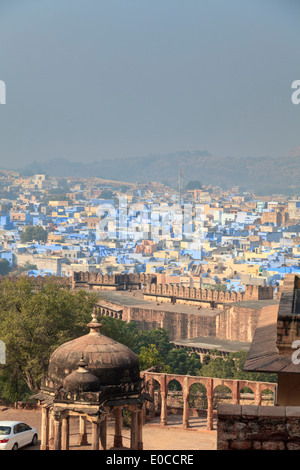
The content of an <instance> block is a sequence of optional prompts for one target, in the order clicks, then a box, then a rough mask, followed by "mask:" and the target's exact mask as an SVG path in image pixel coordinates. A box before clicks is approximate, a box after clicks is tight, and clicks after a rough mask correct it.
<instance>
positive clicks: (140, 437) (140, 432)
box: [137, 406, 145, 450]
mask: <svg viewBox="0 0 300 470" xmlns="http://www.w3.org/2000/svg"><path fill="white" fill-rule="evenodd" d="M144 409H145V407H144V406H143V408H142V409H141V410H139V411H138V420H137V425H138V436H137V448H138V450H143V447H144V444H143V424H144Z"/></svg>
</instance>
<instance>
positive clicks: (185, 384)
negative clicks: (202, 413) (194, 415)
mask: <svg viewBox="0 0 300 470" xmlns="http://www.w3.org/2000/svg"><path fill="white" fill-rule="evenodd" d="M182 398H183V419H182V424H183V427H184V429H187V428H188V427H189V415H190V406H189V383H188V377H185V378H184V381H183V387H182Z"/></svg>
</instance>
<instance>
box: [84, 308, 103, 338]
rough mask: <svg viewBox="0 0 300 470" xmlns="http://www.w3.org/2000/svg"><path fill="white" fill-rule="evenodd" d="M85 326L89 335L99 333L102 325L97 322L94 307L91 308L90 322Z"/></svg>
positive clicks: (96, 313)
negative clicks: (88, 330) (88, 329)
mask: <svg viewBox="0 0 300 470" xmlns="http://www.w3.org/2000/svg"><path fill="white" fill-rule="evenodd" d="M87 326H88V327H89V328H90V333H92V334H95V333H99V330H100V328H102V324H101V323H99V322H98V312H97V307H96V306H94V308H93V313H92V321H91V322H90V323H88V324H87Z"/></svg>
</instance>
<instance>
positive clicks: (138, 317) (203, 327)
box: [122, 307, 216, 341]
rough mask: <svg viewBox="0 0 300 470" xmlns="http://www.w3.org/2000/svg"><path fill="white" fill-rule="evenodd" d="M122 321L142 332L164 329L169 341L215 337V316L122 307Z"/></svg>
mask: <svg viewBox="0 0 300 470" xmlns="http://www.w3.org/2000/svg"><path fill="white" fill-rule="evenodd" d="M122 319H123V320H124V321H127V322H129V321H132V322H135V323H136V324H137V326H138V328H140V329H142V330H144V331H148V330H152V329H157V328H164V329H166V330H168V332H169V339H170V341H178V340H179V339H189V338H195V337H197V336H215V335H216V322H215V316H206V315H201V314H196V315H194V314H187V313H179V312H167V311H164V310H151V309H149V308H147V309H143V308H141V307H123V316H122Z"/></svg>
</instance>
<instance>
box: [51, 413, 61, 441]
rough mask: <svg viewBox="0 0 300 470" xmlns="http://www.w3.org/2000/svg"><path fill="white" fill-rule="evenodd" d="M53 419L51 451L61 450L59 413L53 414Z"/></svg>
mask: <svg viewBox="0 0 300 470" xmlns="http://www.w3.org/2000/svg"><path fill="white" fill-rule="evenodd" d="M53 419H54V445H53V450H61V425H62V416H61V412H60V411H54V412H53Z"/></svg>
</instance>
